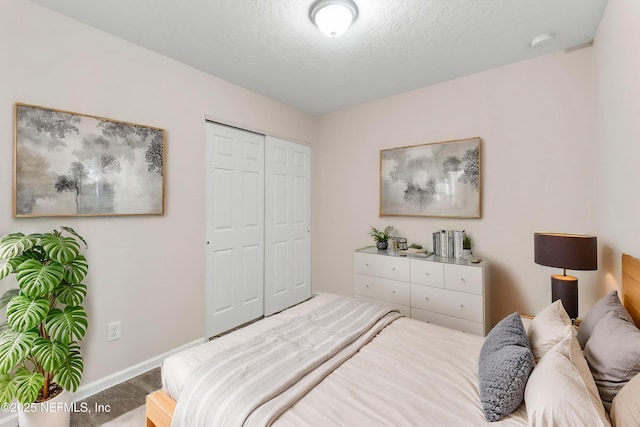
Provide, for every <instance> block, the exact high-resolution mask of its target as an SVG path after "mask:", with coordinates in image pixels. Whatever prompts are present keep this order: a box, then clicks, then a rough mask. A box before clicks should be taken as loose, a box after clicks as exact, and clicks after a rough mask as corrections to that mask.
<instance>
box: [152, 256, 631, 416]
mask: <svg viewBox="0 0 640 427" xmlns="http://www.w3.org/2000/svg"><path fill="white" fill-rule="evenodd" d="M622 262H623V286H622V301H623V302H624V306H625V307H626V308H627V310H628V313H629V314H630V315H631V316H632V317H633V318H632V319H631V320H632V321H635V323H636V325H637V324H639V323H640V260H638V259H636V258H633V257H631V256H628V255H624V256H623V260H622ZM615 298H618V297H617V295H616V296H615ZM603 300H604V298H603ZM609 300H613V299H612V298H609ZM350 304H351V302H348V301H344V299H342V298H340V297H338V296H336V295H331V294H318V295H317V296H315V297H314V298H312V299H310V300H309V301H307V302H305V303H302V304H300V305H298V306H295V307H293V308H290V309H288V310H285V311H283V312H281V313H279V314H277V315H274V316H271V317H268V318H265V319H263V320H261V321H258V322H256V323H253V324H251V325H249V326H246V327H244V328H242V329H239V330H237V331H235V332H232V333H230V334H227V335H224V336H222V337H219V338H216V339H214V340H212V341H209V342H207V343H204V344H202V345H200V346H197V347H194V348H192V349H189V350H186V351H184V352H181V353H179V354H176V355H173V356H171V357H169V358H167V359H166V360H165V362H164V363H163V367H162V383H163V388H162V390H158V391H156V392H155V393H152V394H150V395H149V396H148V397H147V408H146V411H147V427H170V426H171V425H172V421H173V426H174V427H180V426H186V427H198V426H201V425H202V426H205V425H216V426H218V425H242V424H243V422H244V424H245V425H273V426H279V427H282V426H331V425H336V426H337V425H344V426H352V425H369V426H377V425H380V426H385V425H393V426H416V425H433V426H448V425H455V426H467V425H468V426H482V425H495V426H497V427H507V426H532V425H550V423H551V422H552V421H549V420H551V419H552V418H549V417H551V416H555V415H554V414H551V415H550V411H552V409H553V407H554V406H561V407H562V409H561V411H559V412H567V413H571V408H570V406H572V405H574V406H576V407H575V408H574V409H575V411H576V412H580V413H587V414H588V415H589V416H593V417H594V418H593V423H594V424H593V425H603V426H606V425H610V419H609V415H608V413H606V412H605V410H603V406H602V403H601V401H600V397H599V395H598V390H599V389H596V388H595V387H599V386H600V383H611V378H609V377H607V375H608V373H607V372H604V375H601V377H596V376H595V374H594V377H593V378H594V379H595V380H590V379H589V380H588V381H590V383H589V384H587V386H584V381H582V382H581V380H580V375H582V378H585V376H588V377H589V378H591V373H589V366H588V365H587V361H585V359H584V356H583V355H582V354H583V351H582V349H580V348H579V347H578V339H577V338H580V337H579V335H578V336H577V337H576V332H575V330H574V328H573V327H571V326H570V330H571V333H570V337H567V338H566V339H564V341H566V346H565V347H566V349H565V350H561V349H559V348H560V346H561V345H564V344H562V343H561V342H560V341H561V340H560V338H561V335H562V334H558V333H556V335H557V337H555V336H554V337H551V335H553V334H551V335H549V333H547V332H546V330H547V328H551V326H549V325H551V324H552V323H553V322H556V323H555V324H553V325H554V326H553V328H556V329H554V331H555V332H557V331H560V330H562V331H566V330H567V329H566V326H567V325H566V322H565V321H564V320H562V319H564V318H561V317H557V318H556V317H553V316H555V314H554V313H556V312H557V311H558V308H557V306H558V304H553V305H552V306H553V307H551V306H550V307H549V308H548V309H545V310H543V311H544V312H545V313H547V314H544V315H543V313H541V314H539V315H537V316H536V317H535V318H534V319H533V321H532V322H525V324H526V325H529V324H530V325H531V326H530V329H529V331H528V333H532V332H536V331H538V335H537V336H536V335H534V337H533V338H532V340H531V343H532V347H533V349H532V350H533V351H532V356H531V357H533V354H535V353H536V350H537V352H538V354H537V356H538V357H536V360H535V362H534V363H532V367H531V368H530V370H529V372H528V373H527V375H526V378H525V379H524V381H525V382H526V381H527V379H528V384H527V385H526V387H527V390H526V393H525V390H524V388H525V385H524V384H522V387H521V393H524V394H523V397H524V398H528V400H526V405H525V400H524V399H523V400H522V401H519V402H517V403H516V404H515V406H514V407H513V408H511V409H509V411H508V413H503V414H501V415H500V417H499V419H497V421H495V422H491V423H490V422H489V421H488V419H490V418H488V414H487V408H486V405H487V399H486V395H484V394H483V391H486V390H487V386H486V385H485V384H484V383H483V381H485V380H484V379H483V376H482V372H483V371H482V369H483V366H484V362H482V360H483V355H485V354H487V352H488V351H490V347H491V346H490V345H488V344H489V342H488V341H491V342H492V343H493V342H494V341H496V336H497V335H498V334H497V333H496V334H493V331H492V333H490V335H489V336H488V337H487V338H486V339H485V338H484V337H477V336H474V335H469V334H465V333H462V332H459V331H453V330H449V329H446V328H443V327H439V326H436V325H432V324H427V323H423V322H419V321H416V320H413V319H408V318H405V317H399V316H398V315H397V314H396V313H394V312H393V311H389V310H383V309H380V308H379V307H375V306H365V307H361V306H355V305H354V306H351V305H350ZM597 305H602V304H601V303H598V304H597ZM594 307H595V306H594ZM600 309H601V310H604V309H602V308H600ZM323 310H324V311H323ZM331 310H333V311H331ZM340 310H342V311H344V312H345V316H346V317H344V318H340V320H339V321H337V322H336V324H337V325H338V326H339V327H340V328H342V326H343V325H346V324H351V323H354V324H356V325H359V324H360V323H367V325H366V326H363V328H369V329H366V332H356V333H354V337H358V338H357V339H355V338H353V337H352V338H349V337H348V336H347V335H348V334H349V333H351V332H348V333H347V332H344V331H345V330H346V328H342V329H341V330H340V332H339V333H337V334H336V335H331V336H327V337H323V336H322V332H315V331H311V332H309V333H308V334H309V336H304V337H303V338H301V339H300V340H297V341H295V340H290V339H283V343H279V344H277V346H278V347H280V346H282V349H281V350H278V351H283V353H274V355H270V353H269V352H268V350H263V349H268V348H271V347H269V346H275V345H276V344H273V342H274V341H277V340H279V339H280V337H281V336H283V331H285V332H286V333H285V334H284V335H285V336H291V335H290V334H289V330H290V329H292V328H298V329H301V328H302V329H304V330H305V331H310V329H309V328H310V327H309V326H307V325H306V324H300V325H297V326H296V322H298V321H299V319H301V318H304V319H306V318H307V317H309V316H311V317H313V316H316V317H315V318H314V319H324V318H327V319H335V318H336V316H339V315H340V314H339V312H340ZM359 310H360V311H359ZM607 310H609V308H607ZM562 311H564V310H562ZM594 311H597V310H594ZM325 312H326V313H329V312H330V313H331V314H330V315H329V314H326V313H325ZM360 312H362V313H365V312H367V313H373V312H375V313H376V316H378V317H377V320H376V322H375V325H373V326H371V327H370V325H369V323H371V324H373V323H374V322H370V321H369V320H367V321H366V322H365V321H363V320H362V319H363V318H365V316H364V314H363V315H362V316H360V314H357V315H356V314H353V313H360ZM336 313H338V314H336ZM346 313H349V314H346ZM603 313H606V315H607V316H608V317H613V316H612V315H611V313H610V312H609V311H606V310H604V311H603ZM550 314H551V317H550ZM367 315H368V314H367ZM564 315H566V313H565V314H564ZM323 316H324V317H323ZM602 316H603V315H602V314H597V315H596V314H594V315H593V316H591V319H589V315H587V316H586V317H585V319H584V321H583V323H584V322H587V326H585V328H584V330H583V331H582V332H583V335H585V334H587V333H588V334H591V333H592V332H593V334H594V335H593V337H594V338H592V340H595V337H596V333H599V334H600V335H602V331H600V332H598V331H595V330H593V331H592V329H593V328H594V327H595V326H596V325H597V326H598V327H599V329H602V328H601V327H600V326H601V325H600V323H598V322H596V320H597V319H596V318H599V317H602ZM510 318H511V319H513V322H512V323H513V324H515V323H514V322H516V323H517V322H520V323H522V322H521V321H520V320H519V318H518V320H516V319H515V318H514V317H513V316H510ZM558 319H560V320H558ZM566 319H567V320H568V317H566ZM616 320H617V319H616ZM305 321H306V320H305ZM314 321H315V320H314ZM505 321H506V319H505ZM559 321H560V323H562V322H565V323H564V324H562V325H560V323H558V322H559ZM380 322H382V323H380ZM503 322H504V321H503ZM503 322H501V323H500V324H499V325H496V327H495V328H494V329H500V330H503V329H505V328H502V326H503V325H502V323H503ZM569 322H570V320H569ZM588 323H592V325H591V326H589V325H588ZM558 325H560V326H562V327H563V328H565V329H562V328H561V327H560V326H558ZM508 327H510V325H507V329H508ZM615 327H616V328H617V327H618V326H615ZM624 327H626V328H628V327H632V328H633V329H634V331H631V333H636V332H637V328H636V326H635V325H633V324H629V322H626V323H625V324H624ZM376 328H377V329H376ZM553 328H551V329H553ZM581 328H582V326H581ZM343 329H344V330H343ZM541 331H542V332H541ZM580 331H581V330H579V333H580ZM525 333H527V332H525ZM563 333H564V332H563ZM492 334H493V335H492ZM544 334H546V335H545V337H544V339H543V338H541V336H542V335H544ZM600 335H598V336H600ZM608 335H609V336H611V335H614V334H610V333H609V334H608ZM343 336H344V338H343ZM490 337H491V338H490ZM550 337H551V338H550ZM558 337H560V338H558ZM588 338H589V337H587V339H586V340H585V345H587V347H585V350H584V353H585V354H587V353H588V354H589V355H590V356H591V357H592V358H595V360H596V361H597V357H598V356H597V354H596V353H597V351H596V349H595V348H589V347H588V343H590V341H591V340H589V341H587V340H588ZM605 338H606V337H605ZM343 339H344V340H345V342H347V343H348V345H346V346H345V347H344V348H342V347H341V348H340V349H337V350H332V351H334V353H332V354H331V355H330V356H328V355H327V354H325V350H324V347H323V346H315V345H308V346H307V344H308V342H309V341H313V340H324V341H322V342H326V343H330V344H331V345H333V343H334V342H337V341H340V340H343ZM501 339H502V338H501V337H498V338H497V340H498V342H499V341H500V340H501ZM583 339H584V337H583ZM634 339H635V338H634ZM356 341H357V342H356ZM564 341H563V342H564ZM625 341H629V342H633V340H625ZM580 345H581V346H582V343H580ZM301 346H302V347H304V351H303V352H302V353H301V354H303V355H304V356H305V357H304V358H305V359H310V360H311V361H310V362H309V360H306V361H305V363H307V365H310V366H306V367H302V368H297V365H294V362H290V361H289V360H288V359H286V360H285V358H286V357H289V356H288V355H289V354H294V353H295V349H296V348H298V347H301ZM317 347H318V348H322V349H323V350H321V351H319V354H316V353H314V352H313V351H311V350H309V349H310V348H314V349H315V348H317ZM563 348H564V347H563ZM503 349H504V348H500V349H499V351H497V352H496V353H495V354H501V353H500V352H501V351H502V350H503ZM314 351H315V350H314ZM563 351H564V353H562V352H563ZM243 352H244V353H246V355H243V356H241V354H242V353H243ZM545 353H548V355H546V354H545ZM556 353H557V354H556ZM625 353H629V352H628V351H626V350H625ZM562 354H565V355H566V357H563V356H562ZM552 356H553V357H552ZM556 356H557V357H556ZM236 357H237V359H236ZM243 357H244V359H243ZM261 357H263V358H264V360H261V359H260V358H261ZM291 357H292V360H293V359H295V357H293V356H291ZM578 358H579V359H578ZM486 359H487V358H485V360H486ZM556 359H557V360H556ZM574 359H575V360H577V362H575V361H574ZM479 360H480V362H479ZM566 360H570V361H571V363H573V365H572V366H569V367H568V368H566V369H565V368H562V372H561V373H559V372H560V371H558V372H556V371H555V369H558V370H559V369H560V368H556V366H557V365H555V363H556V362H558V363H562V362H563V361H564V362H566ZM632 362H633V361H632ZM278 363H280V364H282V365H284V366H286V367H287V369H285V370H284V371H286V372H284V373H283V372H282V371H274V372H271V371H270V368H269V367H270V366H272V365H278ZM571 363H570V364H571ZM589 363H591V361H589ZM252 364H253V365H255V366H253V368H252V367H251V365H252ZM636 364H637V365H638V366H637V368H638V369H640V361H638V363H636ZM245 365H246V366H245ZM236 366H242V369H240V371H241V372H238V373H234V374H231V369H232V368H234V367H236ZM533 366H535V368H534V367H533ZM576 366H577V368H576ZM252 369H253V370H252ZM518 369H522V364H518ZM547 369H551V370H550V371H549V372H550V375H552V380H549V378H547V377H545V372H547ZM603 369H604V368H603ZM585 370H586V372H585ZM479 371H480V375H479ZM485 371H486V370H485ZM290 372H293V373H290ZM567 372H568V373H567ZM534 373H535V375H534ZM289 375H292V376H291V378H290V377H289ZM261 377H264V378H265V380H264V381H263V382H260V381H261V380H260V378H261ZM485 377H486V375H485ZM565 377H566V378H565ZM574 377H575V378H577V379H578V380H580V381H578V382H579V383H580V384H582V386H581V388H579V389H572V388H566V387H574V385H573V384H570V385H566V384H564V383H562V382H561V380H562V379H563V378H564V379H568V378H569V379H571V380H572V381H573V379H575V378H574ZM639 378H640V376H639ZM558 379H560V383H559V385H557V386H554V387H553V388H554V390H555V392H556V393H560V392H562V393H563V394H562V395H560V394H559V395H558V396H555V395H554V390H551V391H550V392H549V393H547V392H545V391H543V392H540V391H539V390H538V391H535V389H534V385H535V386H537V387H539V386H545V387H548V384H549V382H554V381H556V380H558ZM634 380H635V381H628V380H627V381H626V382H628V383H630V385H629V387H626V388H623V387H624V385H621V384H618V385H616V387H618V389H617V390H616V393H617V392H619V394H620V396H621V397H625V399H624V400H623V399H621V398H618V399H617V400H618V401H619V402H618V403H617V409H615V410H617V412H618V413H619V414H622V415H620V416H618V423H617V424H616V427H620V426H623V425H625V423H624V422H623V421H622V420H623V419H625V417H626V418H629V417H631V419H634V418H633V417H635V416H636V414H635V410H634V409H633V408H634V407H636V406H638V405H637V402H636V401H634V399H635V395H637V391H638V390H639V389H640V387H637V386H636V385H634V384H631V383H633V382H635V383H640V379H636V378H635V377H634ZM197 383H199V384H198V385H194V384H197ZM234 383H241V384H244V385H242V386H238V387H245V388H249V389H251V391H250V392H246V390H244V389H242V388H234V387H235V385H234ZM245 383H247V384H248V387H247V385H246V384H245ZM514 383H516V381H513V382H510V383H509V387H513V384H514ZM609 385H610V384H609ZM265 386H266V387H267V388H269V390H267V391H266V392H267V394H266V395H264V396H263V395H258V394H251V393H254V392H255V393H258V390H260V388H261V387H265ZM490 386H491V387H493V384H490ZM632 386H633V387H634V388H633V390H631V391H628V389H630V388H631V387H632ZM203 387H208V388H211V389H213V390H214V391H212V392H211V393H214V392H215V393H218V394H217V395H213V394H212V396H209V397H207V398H202V396H203V395H207V396H208V393H209V391H208V388H203ZM491 387H489V393H491V392H492V388H491ZM563 387H564V388H563ZM216 389H217V391H215V390H216ZM529 389H531V390H529ZM479 390H480V391H479ZM576 390H577V391H576ZM621 390H622V391H621ZM503 392H505V391H504V390H503ZM260 393H262V390H260ZM506 393H507V394H506V396H509V394H511V395H515V394H516V393H514V392H513V390H511V389H508V390H506ZM569 393H570V394H571V396H570V397H569V399H568V400H566V401H564V400H563V399H564V398H565V397H564V395H566V394H569ZM581 393H582V394H584V399H585V403H584V405H585V406H593V408H594V409H593V410H592V411H591V412H589V411H587V410H583V408H582V406H581V405H583V403H580V400H579V399H578V398H577V397H576V395H580V394H581ZM245 394H248V395H249V397H245ZM265 396H266V397H265ZM489 397H491V396H489ZM211 399H213V400H211ZM216 399H217V400H216ZM243 399H244V400H243ZM211 401H216V402H219V403H218V407H217V408H216V409H215V410H214V411H212V412H213V413H212V414H208V415H204V414H203V415H200V412H201V411H204V410H206V409H207V408H206V407H207V406H209V407H211V404H210V403H208V402H211ZM244 401H247V402H249V403H252V402H253V406H251V405H250V406H249V407H248V409H245V408H244V406H240V405H244V403H243V402H244ZM189 402H191V403H189ZM629 402H631V403H629ZM490 403H491V402H490ZM609 403H611V402H610V401H609ZM614 403H615V401H614ZM190 404H193V405H196V406H189V405H190ZM197 405H200V407H198V406H197ZM498 406H499V405H498ZM525 406H526V408H527V409H525ZM629 408H631V409H629ZM607 409H609V410H610V409H611V408H610V407H609V408H607ZM225 411H226V413H225ZM243 411H246V414H242V416H241V417H240V418H238V419H236V418H233V417H234V416H236V415H237V414H238V413H241V412H243ZM196 413H198V415H195V414H196ZM565 415H566V414H565ZM579 416H583V415H582V414H580V415H579ZM585 416H586V415H585ZM216 417H217V418H216ZM612 418H614V420H613V421H614V422H615V421H616V420H615V417H613V416H612ZM239 419H240V420H244V421H238V420H239ZM585 419H586V418H585ZM596 421H597V422H596ZM569 422H570V423H575V419H573V421H571V420H570V421H569ZM589 422H590V423H591V421H589ZM553 423H555V422H553ZM558 425H561V423H560V422H559V423H558ZM569 425H571V424H569ZM574 425H575V424H574ZM631 425H633V424H631ZM636 425H640V423H639V424H636Z"/></svg>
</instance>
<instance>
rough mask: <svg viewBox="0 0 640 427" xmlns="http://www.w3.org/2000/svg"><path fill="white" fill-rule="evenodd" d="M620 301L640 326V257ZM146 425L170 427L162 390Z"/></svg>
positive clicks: (628, 261) (627, 264)
mask: <svg viewBox="0 0 640 427" xmlns="http://www.w3.org/2000/svg"><path fill="white" fill-rule="evenodd" d="M622 303H623V304H624V306H625V307H626V309H627V310H628V311H629V314H631V317H632V318H633V320H634V322H635V323H636V326H638V327H640V259H639V258H634V257H632V256H631V255H627V254H623V255H622ZM146 406H147V424H146V426H147V427H170V426H171V419H172V417H173V412H174V411H175V409H176V401H175V400H173V399H172V398H171V397H169V396H168V395H167V394H166V393H164V392H163V391H162V390H158V391H155V392H153V393H151V394H149V395H147V405H146Z"/></svg>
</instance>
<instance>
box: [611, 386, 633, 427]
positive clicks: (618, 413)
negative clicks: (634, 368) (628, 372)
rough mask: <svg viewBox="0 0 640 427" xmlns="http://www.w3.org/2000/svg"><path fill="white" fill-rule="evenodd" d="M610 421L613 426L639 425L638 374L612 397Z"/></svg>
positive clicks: (630, 426)
mask: <svg viewBox="0 0 640 427" xmlns="http://www.w3.org/2000/svg"><path fill="white" fill-rule="evenodd" d="M611 423H612V424H613V425H614V426H615V427H637V426H640V374H637V375H636V376H635V377H633V379H632V380H631V381H629V382H628V383H627V384H625V386H624V387H622V390H620V391H619V392H618V394H617V395H616V397H615V398H614V399H613V404H612V405H611Z"/></svg>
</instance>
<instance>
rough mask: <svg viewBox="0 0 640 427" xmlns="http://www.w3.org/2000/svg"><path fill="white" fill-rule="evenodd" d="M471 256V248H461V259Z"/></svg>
mask: <svg viewBox="0 0 640 427" xmlns="http://www.w3.org/2000/svg"><path fill="white" fill-rule="evenodd" d="M469 258H471V249H463V250H462V259H467V260H468V259H469Z"/></svg>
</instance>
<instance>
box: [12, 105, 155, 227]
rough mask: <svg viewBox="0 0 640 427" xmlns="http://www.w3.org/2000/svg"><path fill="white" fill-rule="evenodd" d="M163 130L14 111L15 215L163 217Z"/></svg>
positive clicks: (38, 110)
mask: <svg viewBox="0 0 640 427" xmlns="http://www.w3.org/2000/svg"><path fill="white" fill-rule="evenodd" d="M164 140H165V132H164V130H162V129H158V128H154V127H148V126H142V125H137V124H132V123H126V122H119V121H115V120H111V119H106V118H102V117H95V116H89V115H84V114H78V113H72V112H68V111H62V110H55V109H52V108H45V107H38V106H34V105H27V104H20V103H16V105H15V127H14V156H15V157H14V189H13V190H14V191H13V194H14V204H13V206H14V215H15V216H17V217H36V216H97V215H162V214H163V213H164V175H165V173H164V151H165V147H164Z"/></svg>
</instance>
